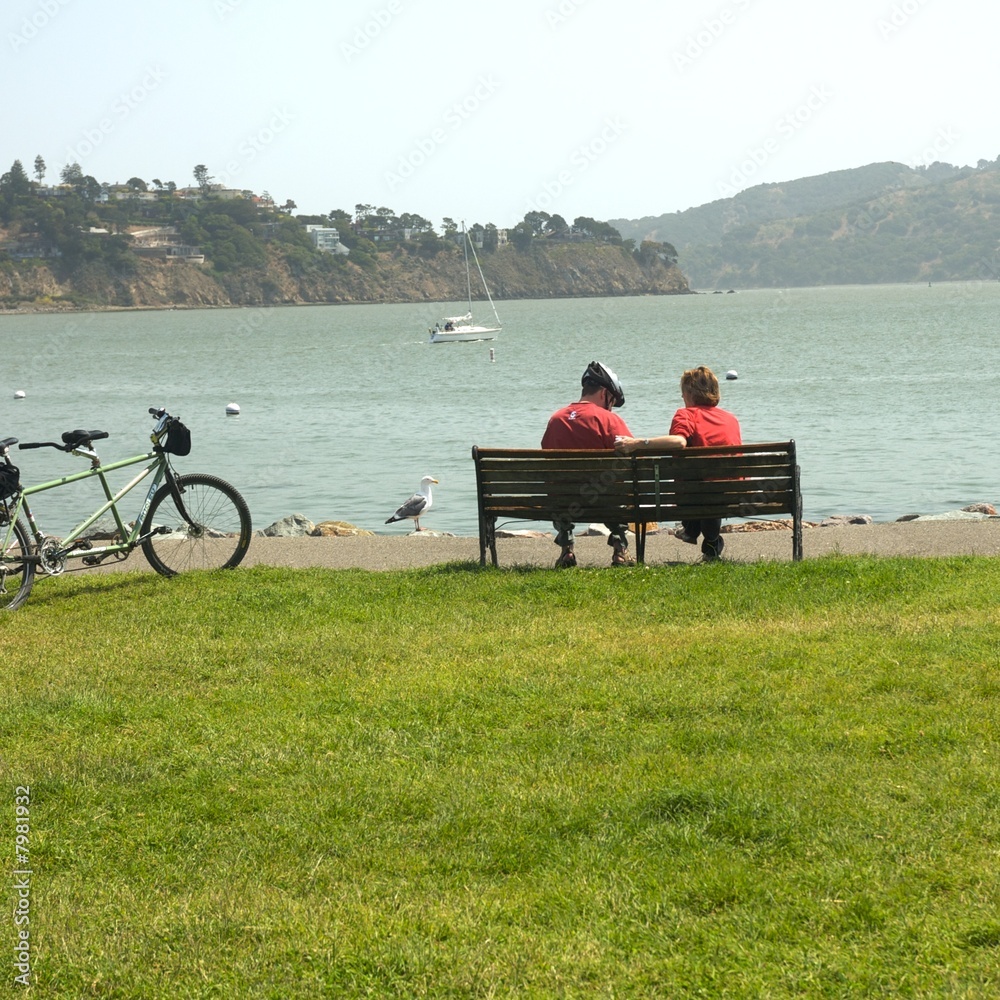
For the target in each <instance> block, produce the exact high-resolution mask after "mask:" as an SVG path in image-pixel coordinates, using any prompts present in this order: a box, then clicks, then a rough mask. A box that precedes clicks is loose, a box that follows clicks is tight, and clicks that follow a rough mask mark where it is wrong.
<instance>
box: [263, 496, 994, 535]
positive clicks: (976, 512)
mask: <svg viewBox="0 0 1000 1000" xmlns="http://www.w3.org/2000/svg"><path fill="white" fill-rule="evenodd" d="M991 518H998V515H997V511H996V507H995V506H994V505H993V504H991V503H986V502H985V501H982V500H980V501H977V502H975V503H971V504H968V505H967V506H965V507H962V508H961V509H959V510H952V511H946V512H944V513H942V514H904V515H903V516H902V517H897V518H896V520H895V521H885V522H876V521H874V520H873V519H872V517H871V515H870V514H833V515H831V516H830V517H827V518H824V519H823V520H822V521H803V522H802V527H803V528H844V527H849V526H851V525H872V524H876V523H883V524H903V523H908V522H913V521H924V522H926V521H981V520H989V519H991ZM998 519H1000V518H998ZM792 526H793V525H792V519H791V518H790V517H786V518H774V519H772V520H762V521H754V520H749V521H738V522H730V523H728V524H724V525H723V526H722V531H723V532H724V533H730V534H747V533H756V532H761V531H790V530H791V529H792ZM646 530H647V533H648V534H655V533H658V532H659V531H661V530H662V529H661V528H660V526H659V525H655V526H653V525H650V526H648V527H647V529H646ZM255 534H256V535H258V536H260V537H264V538H303V537H309V538H366V537H367V538H374V537H378V534H379V533H377V532H374V531H369V530H368V529H367V528H359V527H358V526H357V525H355V524H351V523H350V522H348V521H335V520H329V521H320V522H319V523H318V524H317V523H314V522H313V521H310V520H309V518H307V517H306V516H305V515H304V514H289V515H288V516H287V517H283V518H280V519H279V520H277V521H275V522H274V523H273V524H269V525H268V526H267V527H266V528H262V529H260V530H258V531H256V532H255ZM386 534H388V533H386ZM412 534H416V532H412ZM577 534H578V535H583V536H587V535H601V536H606V535H607V534H608V530H607V528H605V527H604V525H600V524H592V525H589V526H588V527H585V528H581V529H580V530H579V531H577ZM392 535H393V536H397V537H398V533H397V532H393V533H392ZM420 535H421V536H427V537H438V538H440V537H446V538H455V537H461V536H456V535H454V534H453V533H451V532H441V531H434V530H426V529H425V530H423V531H421V532H420ZM497 537H498V538H551V537H553V535H552V532H546V531H535V530H530V529H523V530H518V529H500V530H498V531H497Z"/></svg>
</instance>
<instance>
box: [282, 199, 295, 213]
mask: <svg viewBox="0 0 1000 1000" xmlns="http://www.w3.org/2000/svg"><path fill="white" fill-rule="evenodd" d="M298 207H299V206H298V205H296V204H295V202H294V201H292V199H291V198H288V199H286V200H285V204H284V205H282V206H281V211H282V212H284V213H285V214H286V215H291V214H292V212H294V211H295V209H297V208H298Z"/></svg>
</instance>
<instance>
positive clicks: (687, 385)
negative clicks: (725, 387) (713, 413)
mask: <svg viewBox="0 0 1000 1000" xmlns="http://www.w3.org/2000/svg"><path fill="white" fill-rule="evenodd" d="M681 393H684V394H687V395H688V396H690V397H691V400H692V402H693V403H694V404H695V406H718V404H719V399H720V398H721V394H720V393H719V380H718V379H717V378H716V377H715V372H713V371H712V369H711V368H709V367H708V366H707V365H699V366H698V367H697V368H690V369H688V371H686V372H685V373H684V374H683V375H682V376H681Z"/></svg>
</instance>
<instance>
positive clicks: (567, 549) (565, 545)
mask: <svg viewBox="0 0 1000 1000" xmlns="http://www.w3.org/2000/svg"><path fill="white" fill-rule="evenodd" d="M552 527H554V528H555V529H556V545H559V546H561V547H562V552H560V553H559V558H558V559H557V560H556V566H558V567H561V568H565V567H568V566H575V565H576V555H575V554H574V552H573V528H574V527H575V525H574V524H573V522H572V521H563V520H560V521H553V522H552Z"/></svg>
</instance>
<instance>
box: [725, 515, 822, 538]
mask: <svg viewBox="0 0 1000 1000" xmlns="http://www.w3.org/2000/svg"><path fill="white" fill-rule="evenodd" d="M794 527H795V522H794V521H793V520H792V519H791V518H790V517H777V518H775V519H774V520H773V521H736V522H734V523H733V524H724V525H723V526H722V530H723V531H724V532H726V533H728V534H733V533H740V532H745V531H791V530H792V528H794ZM802 527H803V528H814V527H815V525H814V524H812V523H811V522H809V521H803V522H802Z"/></svg>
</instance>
